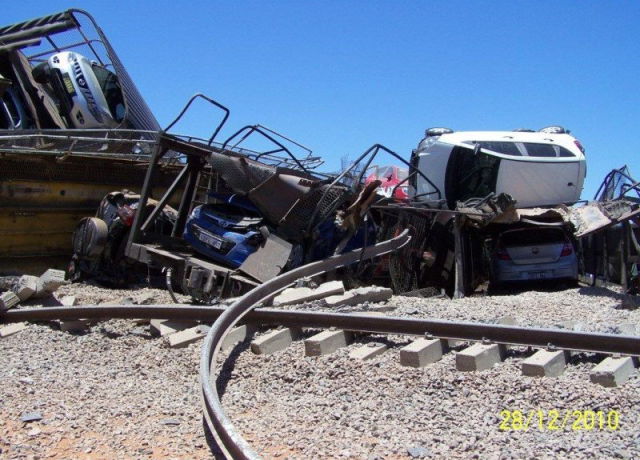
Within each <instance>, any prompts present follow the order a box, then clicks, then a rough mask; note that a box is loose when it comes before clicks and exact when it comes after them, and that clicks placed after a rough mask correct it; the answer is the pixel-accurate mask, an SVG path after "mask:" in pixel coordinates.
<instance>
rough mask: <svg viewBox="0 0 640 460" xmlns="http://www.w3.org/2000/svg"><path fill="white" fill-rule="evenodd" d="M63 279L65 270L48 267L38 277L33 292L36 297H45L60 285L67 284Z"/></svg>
mask: <svg viewBox="0 0 640 460" xmlns="http://www.w3.org/2000/svg"><path fill="white" fill-rule="evenodd" d="M67 283H68V281H67V280H66V279H65V272H64V271H63V270H55V269H53V268H50V269H49V270H47V271H46V272H44V273H43V274H42V275H40V278H39V279H38V284H37V289H36V292H35V294H34V295H35V296H36V297H45V296H47V295H51V294H53V293H54V292H55V291H56V290H57V289H58V288H59V287H60V286H63V285H65V284H67Z"/></svg>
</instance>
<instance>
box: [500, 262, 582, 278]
mask: <svg viewBox="0 0 640 460" xmlns="http://www.w3.org/2000/svg"><path fill="white" fill-rule="evenodd" d="M492 278H493V281H497V282H505V281H530V280H553V279H574V280H575V279H578V265H577V263H575V261H574V262H570V263H564V264H538V265H536V264H531V265H516V264H513V263H498V264H496V265H494V269H493V276H492Z"/></svg>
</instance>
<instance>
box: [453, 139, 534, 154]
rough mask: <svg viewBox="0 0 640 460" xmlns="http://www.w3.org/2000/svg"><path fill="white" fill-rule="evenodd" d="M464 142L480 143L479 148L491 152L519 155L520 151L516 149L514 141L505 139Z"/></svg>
mask: <svg viewBox="0 0 640 460" xmlns="http://www.w3.org/2000/svg"><path fill="white" fill-rule="evenodd" d="M465 144H472V145H478V144H479V145H480V147H481V148H483V149H487V150H491V151H493V152H498V153H502V154H503V155H512V156H521V155H522V153H521V152H520V150H519V149H518V146H517V145H516V143H515V142H506V141H468V142H465Z"/></svg>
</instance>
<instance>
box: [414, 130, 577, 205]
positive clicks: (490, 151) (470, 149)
mask: <svg viewBox="0 0 640 460" xmlns="http://www.w3.org/2000/svg"><path fill="white" fill-rule="evenodd" d="M411 161H412V165H414V166H416V167H417V168H418V169H419V170H420V171H421V172H422V173H423V174H424V175H425V176H426V177H427V178H428V179H429V180H428V181H427V180H425V179H424V178H423V177H421V176H420V175H417V177H415V179H414V180H413V182H412V185H413V187H412V188H413V190H412V192H413V198H414V199H416V200H418V201H420V200H423V201H427V200H438V199H444V200H446V201H447V203H448V206H449V207H450V208H454V207H455V203H456V202H457V201H464V200H467V199H469V198H483V197H485V196H487V195H488V194H489V193H491V192H494V193H496V194H499V193H508V194H509V195H511V196H512V197H513V198H514V199H515V200H516V201H517V206H518V207H523V208H524V207H535V206H555V205H558V204H561V203H566V204H569V203H574V202H576V201H578V200H579V199H580V193H581V192H582V187H583V184H584V178H585V176H586V160H585V155H584V149H583V147H582V145H581V144H580V142H579V141H578V140H577V139H576V138H574V137H573V136H571V135H570V134H569V132H568V131H566V130H565V129H564V128H562V127H559V126H553V127H549V128H544V129H542V130H540V131H536V132H534V131H530V130H518V131H460V132H453V131H452V130H450V129H447V128H432V129H428V130H427V131H426V136H425V138H424V139H423V140H422V141H421V142H420V144H419V145H418V148H417V149H416V150H414V151H413V155H412V158H411Z"/></svg>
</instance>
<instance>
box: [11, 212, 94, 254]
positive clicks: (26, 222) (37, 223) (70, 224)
mask: <svg viewBox="0 0 640 460" xmlns="http://www.w3.org/2000/svg"><path fill="white" fill-rule="evenodd" d="M94 213H95V211H93V212H92V211H91V210H89V209H70V210H55V209H47V210H39V209H28V208H23V209H19V210H18V209H3V208H0V247H2V245H3V242H2V238H4V237H6V236H7V235H9V234H13V235H15V234H21V233H34V232H35V233H42V232H47V231H53V232H56V231H58V232H59V231H65V232H69V231H70V230H73V229H74V228H75V226H76V224H77V223H78V221H79V220H80V219H82V218H83V217H87V216H92V215H94Z"/></svg>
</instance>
